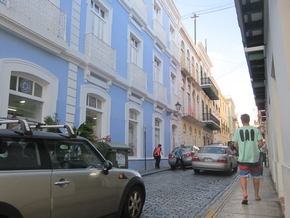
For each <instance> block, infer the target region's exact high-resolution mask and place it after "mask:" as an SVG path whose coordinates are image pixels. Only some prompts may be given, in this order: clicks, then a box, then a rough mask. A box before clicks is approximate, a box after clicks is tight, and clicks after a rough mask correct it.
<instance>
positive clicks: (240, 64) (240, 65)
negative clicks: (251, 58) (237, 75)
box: [216, 61, 246, 80]
mask: <svg viewBox="0 0 290 218" xmlns="http://www.w3.org/2000/svg"><path fill="white" fill-rule="evenodd" d="M245 63H246V61H243V62H241V63H239V64H238V65H237V66H236V67H235V68H234V69H232V70H231V71H230V72H228V73H226V74H224V75H222V76H220V77H219V78H216V80H218V79H221V78H223V77H225V76H226V75H228V74H230V73H232V72H234V71H235V70H236V69H238V68H240V67H242V66H243V65H244V64H245Z"/></svg>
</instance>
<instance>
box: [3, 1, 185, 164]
mask: <svg viewBox="0 0 290 218" xmlns="http://www.w3.org/2000/svg"><path fill="white" fill-rule="evenodd" d="M179 20H180V15H179V13H178V11H177V9H176V8H175V6H174V4H173V2H172V1H164V0H145V1H143V0H134V1H132V0H115V1H112V0H92V1H91V0H72V1H67V0H51V1H44V0H27V1H19V0H0V39H1V40H0V97H1V100H2V101H1V106H0V117H12V116H17V117H19V118H21V117H23V118H28V119H30V120H37V121H43V119H44V117H45V116H52V115H53V114H55V113H56V114H57V115H58V119H59V120H60V123H66V124H70V125H74V126H76V127H78V126H79V125H80V124H82V123H83V122H87V123H95V124H96V125H95V127H94V130H95V135H96V137H98V138H103V137H105V136H107V135H111V137H112V142H120V143H125V144H127V145H129V146H130V147H131V149H132V152H131V153H130V154H129V168H133V169H144V168H152V167H153V166H154V159H153V157H152V153H153V149H154V148H155V147H156V146H157V145H158V144H162V148H163V157H164V158H163V160H162V161H163V162H162V163H161V165H167V160H166V158H167V155H168V153H169V152H170V151H171V149H172V147H174V145H176V144H177V143H178V142H177V140H176V138H178V137H177V135H178V131H177V126H178V122H179V117H178V113H175V106H174V105H175V104H176V102H178V100H179V99H178V94H179V93H178V90H179V89H178V84H179V81H180V75H179V74H180V73H179V72H180V69H179V47H178V43H179V31H178V27H179V22H178V21H179Z"/></svg>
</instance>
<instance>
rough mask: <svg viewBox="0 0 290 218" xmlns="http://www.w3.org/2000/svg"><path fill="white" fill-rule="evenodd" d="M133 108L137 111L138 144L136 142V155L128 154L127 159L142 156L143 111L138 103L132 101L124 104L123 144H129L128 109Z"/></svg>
mask: <svg viewBox="0 0 290 218" xmlns="http://www.w3.org/2000/svg"><path fill="white" fill-rule="evenodd" d="M130 109H133V110H136V111H138V112H139V114H138V117H137V122H138V130H137V138H138V142H137V143H138V144H137V148H138V149H137V155H136V156H129V159H131V160H132V159H139V158H141V157H143V156H144V148H143V147H144V146H143V140H144V137H143V129H144V128H143V116H144V112H143V109H142V107H140V106H139V105H138V104H136V103H134V102H127V103H126V104H125V144H127V145H128V144H129V142H128V129H129V120H130V113H129V110H130Z"/></svg>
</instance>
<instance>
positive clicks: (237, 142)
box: [232, 114, 263, 204]
mask: <svg viewBox="0 0 290 218" xmlns="http://www.w3.org/2000/svg"><path fill="white" fill-rule="evenodd" d="M241 122H242V124H243V126H242V127H240V128H238V129H237V130H236V131H235V134H234V137H233V140H232V141H233V142H234V146H235V147H236V148H238V151H239V158H238V162H239V172H240V183H241V187H242V190H243V201H242V204H248V193H247V178H248V177H249V175H251V176H252V177H253V184H254V190H255V200H256V201H260V200H261V198H260V196H259V186H260V176H261V166H260V163H259V158H260V148H261V147H262V146H263V136H262V135H261V132H260V130H259V129H258V128H256V127H253V126H250V124H249V123H250V116H249V115H248V114H243V115H241Z"/></svg>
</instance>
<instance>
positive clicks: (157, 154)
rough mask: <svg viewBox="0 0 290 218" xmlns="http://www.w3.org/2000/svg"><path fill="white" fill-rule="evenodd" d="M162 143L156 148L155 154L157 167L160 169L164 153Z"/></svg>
mask: <svg viewBox="0 0 290 218" xmlns="http://www.w3.org/2000/svg"><path fill="white" fill-rule="evenodd" d="M161 146H162V145H161V144H159V145H158V147H157V148H155V149H154V152H153V156H154V159H155V169H160V160H161V154H162V148H161Z"/></svg>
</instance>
